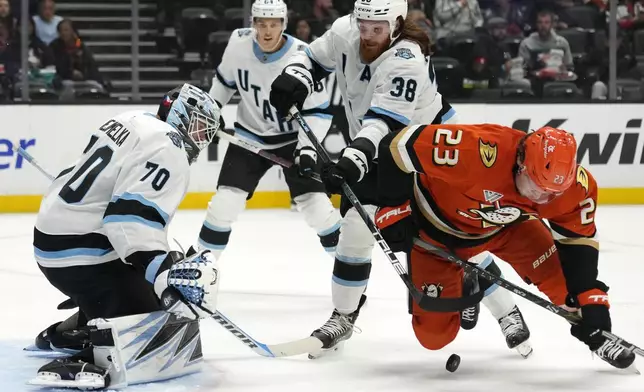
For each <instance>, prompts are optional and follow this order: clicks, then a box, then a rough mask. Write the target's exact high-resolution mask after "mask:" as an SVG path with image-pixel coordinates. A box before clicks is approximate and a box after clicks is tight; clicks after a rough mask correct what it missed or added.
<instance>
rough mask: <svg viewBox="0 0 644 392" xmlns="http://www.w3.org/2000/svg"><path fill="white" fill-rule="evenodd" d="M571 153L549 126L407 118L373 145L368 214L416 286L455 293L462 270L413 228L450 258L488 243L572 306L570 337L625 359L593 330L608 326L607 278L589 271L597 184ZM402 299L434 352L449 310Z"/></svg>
mask: <svg viewBox="0 0 644 392" xmlns="http://www.w3.org/2000/svg"><path fill="white" fill-rule="evenodd" d="M576 150H577V145H576V142H575V139H574V137H573V136H572V135H571V134H569V133H567V132H565V131H563V130H559V129H554V128H550V127H545V128H541V129H539V130H537V131H535V132H532V133H529V134H526V133H525V132H523V131H519V130H515V129H511V128H507V127H503V126H500V125H494V124H480V125H446V124H442V125H427V126H425V125H418V126H410V127H408V128H405V129H403V130H402V131H400V132H399V133H397V134H390V135H388V136H387V137H386V138H385V139H383V141H382V142H381V144H380V147H379V152H378V161H379V166H378V176H379V185H378V188H379V189H378V190H379V195H378V196H379V199H380V202H381V206H383V207H381V208H380V209H379V211H378V212H377V213H376V223H377V225H378V226H379V228H380V229H381V231H382V234H383V236H384V237H385V239H386V240H387V241H388V243H389V245H390V246H391V247H392V249H394V250H406V251H409V249H411V251H410V252H409V272H410V275H411V278H412V280H413V282H414V284H415V285H416V286H417V287H419V288H424V289H427V288H431V290H433V293H434V294H435V295H437V296H442V297H460V296H461V295H463V287H462V285H463V270H462V269H461V268H460V267H458V266H456V265H454V264H452V263H450V262H448V261H446V260H443V259H441V258H439V257H438V256H436V255H434V254H432V253H428V252H426V251H424V250H421V249H419V248H418V247H416V246H412V243H411V240H412V239H413V237H414V236H418V237H420V238H421V239H422V240H424V241H427V242H430V243H432V244H434V245H437V246H440V247H443V248H447V249H449V250H451V251H452V252H454V253H455V254H456V255H458V256H459V257H460V258H462V259H469V258H471V257H473V256H475V255H479V254H481V253H482V252H486V251H489V252H491V253H492V254H494V255H496V256H498V257H499V258H500V259H502V260H505V261H506V262H508V263H509V264H510V265H511V266H512V267H513V268H514V269H515V270H516V272H517V273H518V274H519V276H521V277H522V278H523V279H524V280H525V281H526V282H527V283H529V284H534V285H536V286H537V287H538V288H539V290H540V291H542V292H543V293H544V294H546V295H547V296H548V298H550V300H551V301H552V302H553V303H555V304H557V305H567V306H568V307H571V308H575V309H579V310H580V313H581V316H582V322H581V323H580V324H579V325H576V326H572V327H571V333H572V335H573V336H575V337H576V338H578V339H579V340H581V341H582V342H584V343H585V344H586V345H588V347H589V348H590V350H592V351H593V352H595V353H596V354H597V355H598V356H600V357H601V358H602V359H603V360H605V361H606V362H608V363H610V364H611V365H613V366H615V367H618V368H626V367H629V366H630V365H631V364H632V363H633V361H634V358H635V354H633V353H632V352H626V351H624V349H623V348H622V347H621V346H617V345H615V344H614V343H613V342H611V341H610V340H607V339H605V338H604V337H602V336H601V334H598V333H596V331H597V330H598V329H601V330H606V331H610V330H611V319H610V313H609V308H610V305H609V302H608V295H607V294H606V292H607V291H608V287H607V286H606V285H605V284H604V283H603V282H601V281H599V280H597V275H598V271H597V269H598V267H597V264H598V256H599V244H598V242H597V240H596V238H595V235H596V227H595V210H596V207H597V184H596V182H595V179H594V178H593V177H592V175H591V174H590V173H589V172H588V171H587V170H586V169H584V168H583V167H582V166H580V165H577V163H576ZM409 206H411V208H409ZM392 211H395V212H394V213H392ZM544 220H546V221H547V222H548V223H549V227H548V226H547V225H546V224H545V221H544ZM492 265H495V264H492ZM486 269H488V270H489V268H486ZM496 269H497V271H498V267H496ZM492 272H494V271H492ZM498 273H500V271H498V272H497V274H498ZM479 284H480V289H481V290H489V288H490V286H491V283H490V282H487V281H485V280H483V279H481V280H480V282H479ZM412 306H413V308H412V309H411V312H412V325H413V329H414V332H415V334H416V337H417V339H418V341H419V342H420V343H421V344H422V345H423V346H424V347H426V348H428V349H430V350H437V349H440V348H442V347H444V346H445V345H447V344H448V343H450V342H451V341H453V340H454V338H455V337H456V335H457V333H458V331H459V328H460V316H459V313H458V312H453V313H434V312H425V311H423V310H421V309H420V308H419V307H418V306H417V305H416V304H413V305H412Z"/></svg>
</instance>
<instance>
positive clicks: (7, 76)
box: [0, 23, 20, 90]
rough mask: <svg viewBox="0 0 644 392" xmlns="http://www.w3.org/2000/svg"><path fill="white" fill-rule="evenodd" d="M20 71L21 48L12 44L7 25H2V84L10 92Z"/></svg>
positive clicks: (0, 29) (0, 49) (0, 60)
mask: <svg viewBox="0 0 644 392" xmlns="http://www.w3.org/2000/svg"><path fill="white" fill-rule="evenodd" d="M19 70H20V52H19V48H18V47H17V46H16V45H14V44H13V43H12V42H11V35H10V34H9V29H8V28H7V26H6V25H4V24H2V23H0V84H1V85H2V87H3V88H4V90H9V89H10V88H11V86H12V85H13V82H14V81H15V78H16V76H17V75H18V71H19Z"/></svg>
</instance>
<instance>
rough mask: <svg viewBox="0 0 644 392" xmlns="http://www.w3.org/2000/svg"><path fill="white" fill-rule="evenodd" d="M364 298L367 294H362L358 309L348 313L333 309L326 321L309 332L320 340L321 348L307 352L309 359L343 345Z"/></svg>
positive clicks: (351, 330)
mask: <svg viewBox="0 0 644 392" xmlns="http://www.w3.org/2000/svg"><path fill="white" fill-rule="evenodd" d="M366 300H367V296H366V295H364V294H362V296H361V297H360V303H359V304H358V309H356V310H355V311H354V312H353V313H350V314H342V313H340V312H338V311H337V309H335V310H333V314H331V317H330V318H329V319H328V320H327V322H326V323H324V325H323V326H321V327H320V328H318V329H316V330H315V331H313V333H312V334H311V336H313V337H315V338H317V339H318V340H320V341H321V342H322V348H321V349H320V350H319V351H316V352H312V353H309V359H316V358H320V357H322V356H325V355H327V354H329V353H330V352H334V351H337V350H338V349H339V348H341V347H342V346H343V345H344V341H345V340H348V339H349V338H350V337H351V336H352V335H353V330H354V328H355V322H356V320H357V319H358V315H359V314H360V308H362V306H363V305H364V303H365V301H366Z"/></svg>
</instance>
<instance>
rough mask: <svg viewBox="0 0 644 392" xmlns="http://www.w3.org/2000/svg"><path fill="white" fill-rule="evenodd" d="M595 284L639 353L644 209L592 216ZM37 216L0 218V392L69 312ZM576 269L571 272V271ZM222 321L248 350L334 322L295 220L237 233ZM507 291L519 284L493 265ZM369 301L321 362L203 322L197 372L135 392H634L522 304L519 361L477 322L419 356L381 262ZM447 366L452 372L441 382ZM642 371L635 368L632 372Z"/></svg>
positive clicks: (317, 254)
mask: <svg viewBox="0 0 644 392" xmlns="http://www.w3.org/2000/svg"><path fill="white" fill-rule="evenodd" d="M203 217H204V212H203V211H190V212H186V211H181V212H179V213H178V214H177V216H176V218H175V220H174V221H173V223H172V226H171V229H170V234H171V236H173V237H176V238H177V239H178V240H179V241H180V242H181V243H182V244H185V245H184V246H186V247H187V246H188V245H189V244H191V243H194V242H195V239H196V237H197V234H198V231H199V228H200V225H201V221H202V219H203ZM597 221H598V226H599V230H600V240H601V260H600V271H601V272H600V273H601V278H602V279H603V280H604V281H605V282H606V283H607V284H608V285H609V286H611V290H610V295H611V302H612V308H611V310H612V316H613V326H614V332H615V333H617V334H619V335H622V336H623V337H625V338H627V339H629V340H632V341H633V342H634V343H636V344H639V345H640V346H644V332H642V325H644V290H643V289H642V286H644V285H643V280H644V260H643V257H642V252H643V251H644V236H643V235H642V232H641V230H642V229H641V225H642V222H644V207H602V208H600V210H599V211H598V213H597ZM33 222H34V215H0V249H2V258H1V259H0V276H2V280H1V284H0V298H2V301H1V303H2V306H3V308H4V309H3V312H2V314H3V316H2V318H1V320H2V323H0V390H2V391H11V392H14V391H32V390H37V388H35V387H30V386H27V385H25V381H26V380H28V379H29V378H31V377H33V376H34V375H35V372H36V370H37V369H38V367H40V366H41V365H43V364H44V363H45V362H46V361H47V359H44V358H38V357H34V356H33V355H32V356H30V355H29V353H26V352H23V351H22V347H24V346H26V345H27V344H29V343H30V342H31V341H32V339H33V337H34V336H35V335H36V334H37V333H38V332H40V331H41V330H42V329H43V328H45V327H47V326H48V325H50V324H51V323H53V322H55V321H58V320H62V319H63V318H65V317H66V316H68V315H69V314H71V311H58V310H56V305H57V304H58V303H59V302H61V301H62V300H64V299H65V298H64V297H63V295H62V294H60V293H59V292H58V291H57V290H56V289H54V288H53V287H51V286H50V285H49V284H48V282H47V281H46V280H45V278H44V277H43V276H42V274H41V273H40V271H39V270H38V267H37V265H36V262H35V261H34V260H33V258H32V246H31V242H32V227H33ZM580 262H581V261H580ZM221 268H222V271H223V272H222V282H221V292H220V298H219V309H220V310H221V311H222V313H224V314H225V315H227V316H228V317H229V318H231V319H232V320H233V321H234V322H236V323H237V324H238V325H239V326H240V327H241V328H243V329H244V330H245V331H246V332H248V333H249V334H251V335H253V336H254V337H255V338H256V339H258V340H260V341H263V342H267V343H280V342H284V341H288V340H293V339H298V338H301V337H305V336H307V335H308V334H310V332H311V331H312V330H313V329H315V328H317V327H318V326H320V325H321V324H322V323H323V322H324V321H326V319H327V318H328V316H329V315H330V312H331V310H332V305H331V298H330V276H331V272H332V269H333V262H332V260H331V259H330V258H329V257H328V256H327V255H326V254H325V253H324V251H323V250H322V249H321V248H320V246H319V243H318V239H317V236H316V235H315V233H314V232H313V231H312V230H311V229H309V228H308V226H307V225H306V224H305V222H304V220H303V219H302V217H301V215H299V214H298V213H295V212H290V211H286V210H263V211H262V210H252V211H247V212H245V213H243V214H242V216H241V218H240V220H239V222H238V223H236V224H235V226H234V228H233V234H232V236H231V242H230V245H229V248H228V249H227V250H226V252H225V253H224V255H223V257H222V259H221ZM501 268H502V269H503V271H504V273H505V275H506V277H507V278H509V279H511V280H513V281H514V282H516V283H520V284H521V285H522V286H524V287H525V285H523V283H521V282H520V280H519V279H518V277H517V275H516V274H515V273H514V272H513V271H511V270H510V269H508V268H507V266H506V265H502V266H501ZM368 294H369V301H368V302H367V304H366V306H365V307H364V308H363V311H362V313H361V315H360V318H359V319H358V326H359V327H360V328H361V329H362V333H360V334H355V335H354V336H353V338H352V339H351V340H350V341H349V342H348V344H347V345H346V347H345V349H344V350H343V351H342V352H341V353H337V354H336V355H334V356H332V357H326V358H323V359H319V360H315V361H312V360H309V359H307V358H306V357H305V356H302V357H295V358H283V359H271V358H262V357H259V356H258V355H256V354H255V353H253V352H252V351H250V350H249V349H247V348H246V347H245V346H243V345H242V344H241V343H239V342H238V341H237V340H235V338H233V337H232V336H231V335H230V334H229V333H228V332H226V331H225V330H223V329H222V328H221V327H220V326H219V325H217V324H216V323H215V322H211V321H208V320H205V321H203V322H202V324H201V325H202V342H203V348H204V357H205V363H204V372H203V373H201V374H198V375H193V376H188V377H185V378H182V379H179V380H173V381H170V382H165V383H160V384H155V385H144V386H135V387H132V388H128V390H133V391H149V392H157V391H169V392H179V391H222V392H224V391H251V390H252V391H262V392H263V391H267V392H268V391H280V392H284V391H297V392H303V391H305V392H313V391H334V392H344V391H351V392H354V391H370V392H371V391H400V392H402V391H413V392H418V391H431V392H441V391H445V392H486V391H494V392H500V391H526V392H537V391H539V392H542V391H544V392H545V391H551V392H571V391H602V392H624V391H644V378H642V376H635V375H624V374H620V372H619V371H616V370H614V369H612V368H610V367H609V366H608V365H607V364H605V363H604V362H603V361H601V360H600V359H598V358H592V357H591V355H590V352H589V351H588V350H587V349H586V348H585V346H583V345H582V344H581V343H579V342H578V341H577V340H576V339H574V338H572V337H571V336H570V335H569V332H568V329H569V327H568V325H567V323H566V322H565V321H563V320H561V319H559V318H558V317H556V316H554V315H552V314H550V313H549V312H547V311H545V310H543V309H541V308H539V307H537V306H535V305H533V304H531V303H527V302H525V301H523V300H522V299H518V300H517V301H518V303H519V306H520V307H521V309H522V311H523V314H524V316H525V318H526V321H527V323H528V325H529V327H530V329H531V332H532V344H533V346H534V349H535V352H534V354H533V355H532V356H531V357H530V358H529V359H527V360H524V359H522V358H521V357H520V356H519V355H518V354H517V353H516V352H514V351H511V350H509V349H507V347H506V346H505V342H504V339H503V336H502V334H501V332H500V329H499V327H498V324H497V323H496V321H495V320H493V319H492V317H491V316H490V315H489V313H486V310H485V309H483V310H482V314H481V318H480V321H479V325H478V326H477V327H476V328H475V329H474V330H472V331H461V333H460V334H459V336H458V337H457V339H456V340H455V341H454V342H453V343H452V344H450V345H449V346H447V347H446V348H444V349H443V350H440V351H436V352H431V351H427V350H425V349H424V348H422V347H421V346H420V345H419V344H418V343H417V342H416V339H415V337H414V334H413V331H412V329H411V325H410V320H409V318H410V316H409V315H408V314H407V309H406V296H405V288H404V286H403V284H402V282H400V280H399V278H398V276H397V275H396V273H395V272H394V271H393V269H392V267H391V266H390V265H389V263H388V262H387V261H386V260H385V259H384V257H383V256H382V254H381V252H380V250H378V249H376V251H375V252H374V262H373V269H372V276H371V281H370V283H369V290H368ZM451 353H458V354H459V355H460V356H461V358H462V362H461V366H460V368H459V369H458V370H457V371H456V372H455V373H448V372H447V371H446V370H445V361H446V360H447V358H448V357H449V355H450V354H451ZM638 362H639V365H640V368H644V362H643V361H641V358H640V359H638Z"/></svg>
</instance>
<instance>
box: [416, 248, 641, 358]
mask: <svg viewBox="0 0 644 392" xmlns="http://www.w3.org/2000/svg"><path fill="white" fill-rule="evenodd" d="M414 245H416V246H418V247H420V248H422V249H425V250H426V251H428V252H431V253H433V254H435V255H437V256H440V257H442V258H444V259H446V260H448V261H449V262H451V263H454V264H456V265H458V266H459V267H461V268H463V269H464V270H465V271H466V272H468V273H471V274H475V275H477V276H480V277H481V278H483V279H485V280H487V281H489V282H490V283H494V284H497V285H499V286H500V287H503V288H504V289H506V290H509V291H511V292H513V293H515V294H517V295H519V296H521V297H523V298H525V299H527V300H528V301H530V302H532V303H534V304H536V305H539V306H541V307H542V308H544V309H546V310H548V311H550V312H552V313H554V314H556V315H557V316H560V317H563V318H565V319H566V320H567V321H568V322H569V323H571V324H578V323H579V322H580V321H581V317H580V316H579V315H578V314H576V313H572V312H569V311H567V310H566V309H563V308H561V307H559V306H557V305H555V304H553V303H552V302H550V301H548V300H546V299H543V298H541V297H540V296H538V295H536V294H533V293H531V292H529V291H527V290H524V289H522V288H521V287H519V286H517V285H515V284H514V283H512V282H509V281H507V280H505V279H503V278H501V277H499V276H496V275H494V274H493V273H491V272H489V271H486V270H484V269H483V268H481V267H479V266H478V265H475V264H472V263H469V262H467V261H465V260H463V259H461V258H460V257H458V256H456V255H455V254H453V253H452V252H449V251H447V250H444V249H441V248H439V247H437V246H434V245H432V244H430V243H429V242H426V241H423V240H422V239H420V238H418V237H416V238H414ZM601 333H602V336H604V337H605V338H607V339H609V340H612V341H613V342H615V343H616V344H619V345H620V346H622V347H624V349H626V350H627V351H632V352H634V353H635V354H638V355H640V356H644V350H642V349H641V348H639V347H638V346H636V345H634V344H633V343H630V342H627V341H626V340H624V339H622V338H620V337H619V336H617V335H614V334H612V333H610V332H607V331H601Z"/></svg>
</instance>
